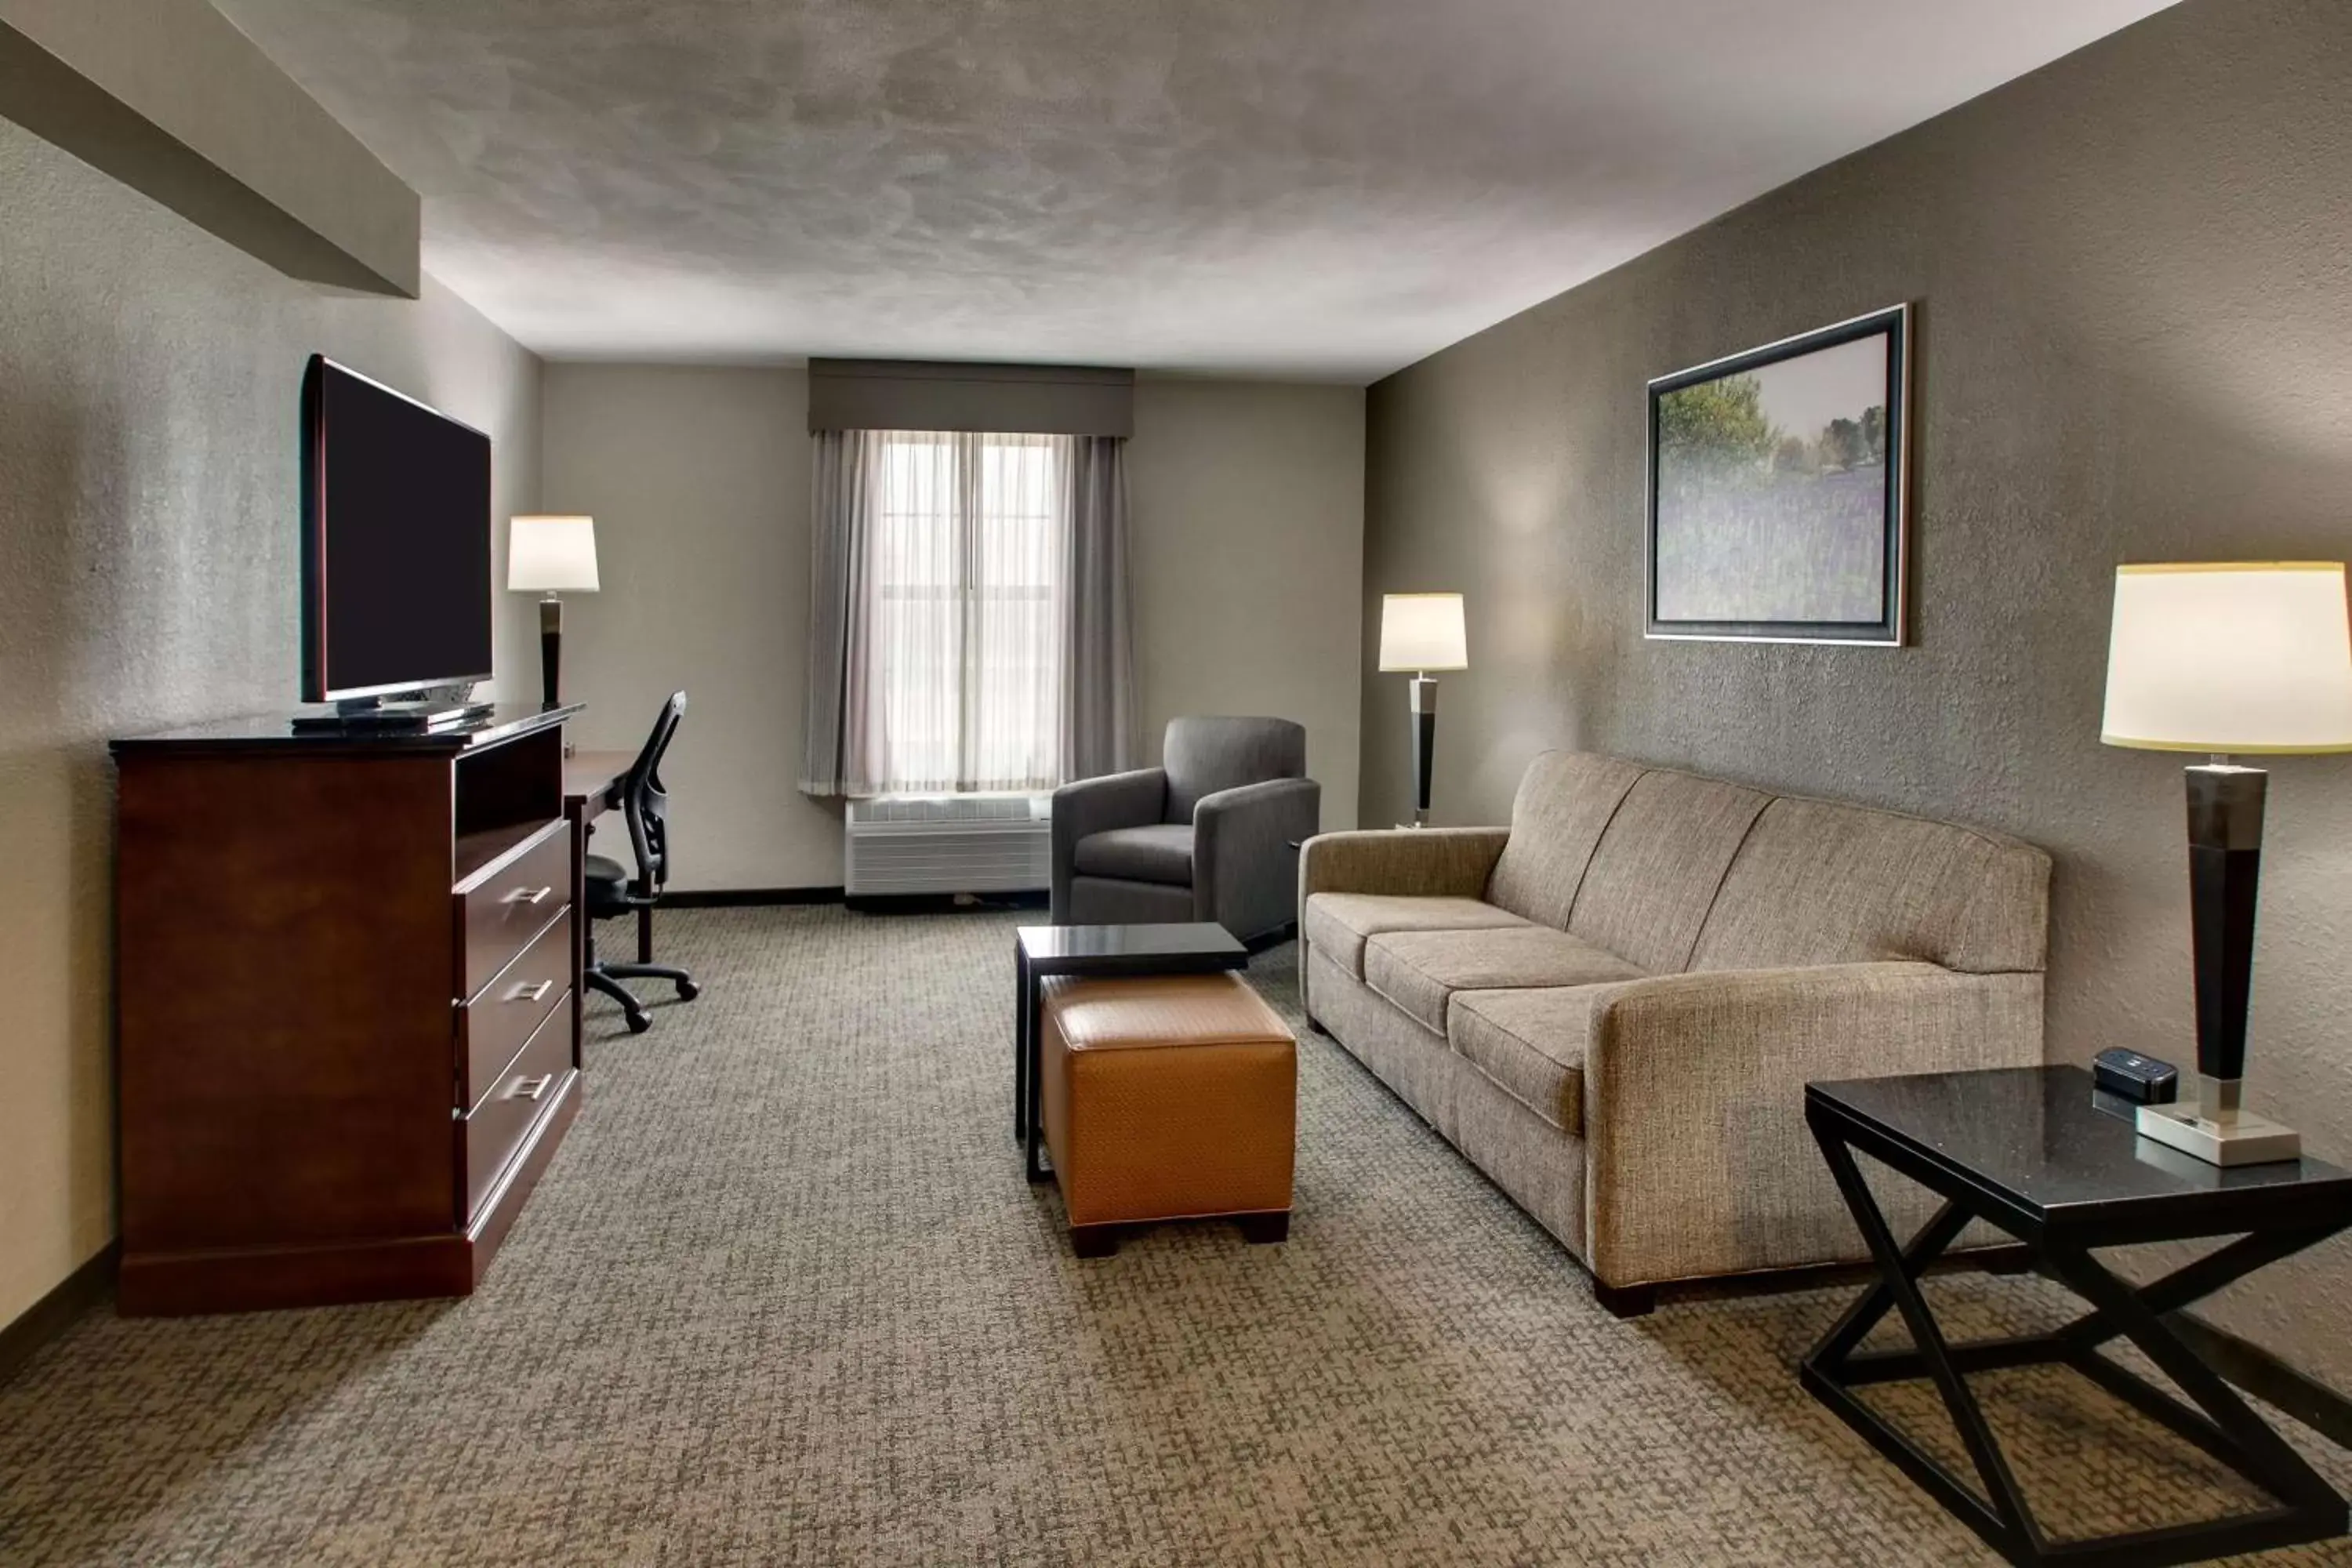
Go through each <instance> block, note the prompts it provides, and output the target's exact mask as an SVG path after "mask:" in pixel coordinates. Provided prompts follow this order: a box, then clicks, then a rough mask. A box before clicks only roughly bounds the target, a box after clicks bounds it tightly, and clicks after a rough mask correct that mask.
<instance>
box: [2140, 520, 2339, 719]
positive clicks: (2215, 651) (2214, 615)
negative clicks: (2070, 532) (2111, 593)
mask: <svg viewBox="0 0 2352 1568" xmlns="http://www.w3.org/2000/svg"><path fill="white" fill-rule="evenodd" d="M2099 739H2100V740H2102V741H2104V742H2106V743H2107V744H2108V745H2110V746H2137V747H2141V748H2143V749H2146V750H2149V751H2159V752H2216V753H2228V752H2242V753H2248V754H2262V753H2283V752H2352V628H2348V627H2347V614H2346V608H2345V584H2344V563H2342V562H2340V561H2328V562H2304V561H2249V562H2230V563H2220V564H2214V565H2172V564H2167V565H2147V566H2120V567H2117V568H2116V619H2115V628H2114V631H2113V632H2112V634H2111V636H2110V639H2109V641H2108V644H2107V708H2106V717H2105V721H2104V722H2103V723H2102V724H2101V725H2100V734H2099Z"/></svg>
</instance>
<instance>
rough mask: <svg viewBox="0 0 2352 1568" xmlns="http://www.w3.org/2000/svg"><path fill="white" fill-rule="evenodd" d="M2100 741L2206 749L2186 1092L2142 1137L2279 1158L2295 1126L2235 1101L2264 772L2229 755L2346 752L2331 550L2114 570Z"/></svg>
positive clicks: (2351, 698) (2148, 1116) (2232, 1159)
mask: <svg viewBox="0 0 2352 1568" xmlns="http://www.w3.org/2000/svg"><path fill="white" fill-rule="evenodd" d="M2099 739H2101V740H2102V741H2104V742H2106V743H2107V744H2108V745H2110V746H2135V747H2139V748H2142V749H2145V750H2149V751H2160V752H2206V753H2207V754H2208V756H2209V758H2210V760H2209V761H2207V762H2204V763H2197V764H2195V765H2192V766H2191V767H2189V770H2188V783H2189V932H2190V943H2191V947H2192V950H2193V952H2194V955H2195V972H2196V984H2197V1099H2196V1101H2195V1103H2193V1104H2180V1105H2143V1106H2141V1107H2140V1108H2139V1130H2140V1132H2141V1134H2142V1135H2143V1136H2145V1137H2147V1138H2152V1139H2154V1140H2156V1141H2157V1142H2160V1143H2164V1144H2167V1145H2168V1146H2170V1147H2172V1148H2175V1149H2179V1150H2180V1151H2181V1152H2184V1153H2187V1154H2192V1155H2194V1156H2196V1157H2197V1158H2198V1159H2200V1160H2202V1161H2204V1162H2205V1163H2208V1164H2210V1165H2252V1164H2260V1163H2264V1162H2266V1161H2271V1160H2292V1159H2294V1158H2295V1157H2296V1155H2297V1154H2298V1153H2300V1152H2301V1151H2302V1142H2301V1140H2300V1139H2299V1138H2297V1137H2296V1135H2295V1133H2294V1131H2293V1130H2292V1129H2289V1128H2286V1127H2283V1126H2281V1125H2279V1124H2278V1123H2277V1122H2275V1121H2269V1120H2267V1119H2265V1118H2263V1117H2260V1116H2256V1115H2254V1114H2253V1113H2252V1112H2251V1111H2248V1110H2242V1109H2241V1107H2240V1103H2239V1101H2240V1094H2241V1090H2242V1088H2243V1079H2244V1078H2245V1071H2246V1007H2247V1003H2248V1001H2249V999H2250V997H2251V996H2252V984H2253V973H2254V895H2255V887H2256V880H2257V879H2258V877H2259V876H2260V874H2261V870H2262V858H2263V795H2265V793H2266V792H2267V786H2268V785H2269V783H2270V775H2269V774H2268V773H2265V772H2263V770H2262V769H2260V768H2250V767H2243V766H2241V765H2239V764H2237V763H2232V762H2231V761H2230V758H2231V756H2232V755H2271V756H2275V755H2281V754H2292V753H2295V752H2352V626H2347V610H2346V605H2345V582H2344V565H2343V563H2341V562H2270V561H2250V562H2233V563H2223V564H2218V565H2152V566H2124V567H2119V568H2117V569H2116V616H2115V626H2114V630H2113V632H2112V633H2111V637H2110V641H2109V644H2108V648H2107V701H2106V716H2105V721H2104V722H2103V723H2102V724H2101V726H2100V735H2099Z"/></svg>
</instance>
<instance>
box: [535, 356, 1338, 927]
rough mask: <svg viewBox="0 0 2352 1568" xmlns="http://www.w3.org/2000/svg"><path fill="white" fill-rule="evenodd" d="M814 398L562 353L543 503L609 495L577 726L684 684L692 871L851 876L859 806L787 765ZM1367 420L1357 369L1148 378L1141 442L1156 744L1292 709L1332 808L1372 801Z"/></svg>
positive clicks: (688, 862) (1143, 672) (680, 844)
mask: <svg viewBox="0 0 2352 1568" xmlns="http://www.w3.org/2000/svg"><path fill="white" fill-rule="evenodd" d="M807 405H808V373H807V372H805V371H802V370H793V369H765V368H762V369H748V368H719V367H710V366H664V365H638V364H572V363H556V364H551V365H550V366H549V367H548V369H547V375H546V397H545V419H544V429H545V452H546V486H545V491H546V501H547V504H548V505H549V506H550V507H551V508H559V509H564V510H580V511H586V512H592V513H593V514H594V515H595V518H596V548H597V554H598V559H599V561H600V563H601V564H602V566H603V571H604V591H603V592H601V593H598V594H594V595H581V596H579V597H578V598H576V599H574V600H573V601H572V602H571V604H570V605H568V606H567V607H566V609H565V612H564V626H565V630H566V634H567V635H566V637H565V642H564V669H565V672H566V674H565V689H566V691H567V692H568V693H570V694H572V695H575V696H580V697H584V698H586V699H587V700H588V704H589V712H588V715H587V717H586V718H585V720H584V721H583V722H582V724H581V725H580V731H581V734H582V738H583V744H589V745H597V746H621V747H625V746H634V745H636V744H638V743H639V742H642V741H643V739H644V735H645V726H646V724H647V723H648V722H650V721H651V715H652V713H653V711H654V708H655V705H656V703H658V701H659V700H660V698H661V697H662V695H663V694H665V693H667V692H668V691H670V690H671V689H673V688H675V687H678V686H683V687H685V688H686V689H687V692H688V697H689V699H690V700H691V702H692V707H691V708H690V709H689V710H688V714H687V725H686V728H685V729H684V730H682V731H679V733H678V741H677V750H676V752H673V756H674V758H675V759H676V760H675V763H673V764H672V766H671V768H670V769H669V770H668V771H669V773H670V784H671V786H672V788H673V790H674V791H675V793H676V795H677V802H678V804H677V884H678V886H680V887H681V888H688V889H697V890H700V889H714V888H777V887H829V886H835V885H837V884H838V883H839V882H840V881H841V876H842V870H841V855H842V846H841V810H840V807H839V806H838V805H820V804H818V803H816V802H813V801H810V800H807V799H804V798H803V796H801V795H798V794H796V793H795V792H794V791H793V780H794V779H796V778H798V777H799V776H800V763H801V709H802V703H803V695H804V694H803V690H802V687H801V681H802V671H803V658H805V656H806V643H807V637H808V627H807V611H808V558H809V542H808V531H809V477H808V468H809V446H808V438H807V437H806V435H805V434H804V433H803V432H804V431H805V428H806V420H805V416H806V411H807ZM1362 443H1363V393H1362V391H1361V390H1360V388H1357V387H1352V386H1318V385H1311V384H1290V383H1280V382H1233V381H1196V380H1190V379H1184V380H1176V379H1168V380H1162V379H1153V378H1147V379H1145V380H1144V381H1143V382H1142V383H1141V384H1139V385H1138V386H1137V388H1136V397H1135V437H1134V439H1133V441H1132V442H1131V443H1130V444H1129V451H1128V464H1129V473H1128V482H1129V500H1130V503H1131V507H1132V511H1133V530H1134V532H1133V537H1132V539H1131V541H1130V543H1131V545H1132V548H1133V551H1134V556H1135V562H1134V566H1135V598H1136V603H1135V612H1136V623H1137V630H1136V685H1137V702H1138V705H1139V709H1140V710H1141V715H1142V729H1143V731H1144V733H1143V736H1142V740H1143V743H1144V752H1145V755H1146V756H1147V758H1149V759H1150V760H1155V761H1156V760H1157V759H1158V757H1159V754H1160V731H1162V730H1163V729H1164V728H1165V726H1166V724H1167V721H1169V720H1170V719H1171V718H1173V717H1175V716H1176V715H1178V714H1180V713H1260V712H1263V713H1279V714H1282V715H1285V716H1286V717H1288V718H1293V719H1297V720H1298V721H1300V722H1301V723H1303V724H1305V725H1306V726H1307V764H1308V766H1309V767H1310V769H1312V770H1313V771H1314V773H1315V774H1316V776H1317V777H1318V778H1319V779H1321V780H1322V781H1323V792H1324V793H1323V816H1324V820H1325V821H1326V822H1328V823H1330V824H1331V825H1333V826H1348V825H1352V824H1353V823H1354V821H1355V820H1356V762H1357V755H1358V750H1359V746H1358V739H1357V734H1356V719H1357V713H1358V700H1357V699H1358V692H1357V682H1356V666H1355V643H1356V591H1357V583H1358V581H1359V575H1358V564H1357V563H1358V552H1359V551H1360V549H1361V545H1362V539H1363V472H1364V464H1363V444H1362ZM599 843H600V845H601V844H603V843H604V841H603V840H599ZM604 848H605V850H606V852H607V853H617V852H618V851H616V850H614V849H613V848H612V847H611V846H609V845H605V846H604Z"/></svg>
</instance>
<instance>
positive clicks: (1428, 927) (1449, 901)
mask: <svg viewBox="0 0 2352 1568" xmlns="http://www.w3.org/2000/svg"><path fill="white" fill-rule="evenodd" d="M1527 923H1528V922H1527V921H1523V920H1521V919H1520V918H1519V917H1518V916H1517V915H1515V914H1513V913H1511V911H1510V910H1498V909H1496V907H1495V906H1494V905H1492V904H1490V903H1487V902H1486V901H1484V900H1479V899H1464V898H1413V897H1411V896H1408V895H1404V894H1398V893H1314V894H1310V895H1309V896H1308V898H1307V916H1306V921H1305V924H1304V926H1303V928H1302V929H1303V931H1304V932H1305V935H1306V937H1307V944H1308V945H1309V946H1311V947H1314V948H1317V949H1318V950H1319V951H1320V952H1322V954H1323V956H1324V957H1326V958H1328V959H1329V960H1330V961H1331V962H1332V963H1336V964H1338V965H1339V967H1340V968H1342V969H1344V970H1346V971H1347V972H1348V973H1349V976H1350V977H1352V978H1354V979H1357V980H1361V979H1362V978H1363V977H1364V941H1365V939H1366V938H1368V937H1375V936H1379V935H1381V934H1382V933H1383V932H1387V931H1498V930H1502V929H1504V928H1506V927H1509V926H1523V925H1526V924H1527Z"/></svg>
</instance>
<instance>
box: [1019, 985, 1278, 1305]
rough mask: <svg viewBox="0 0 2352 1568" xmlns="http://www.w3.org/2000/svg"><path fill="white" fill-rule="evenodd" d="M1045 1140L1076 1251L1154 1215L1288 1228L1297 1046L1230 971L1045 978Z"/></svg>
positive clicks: (1114, 1238) (1264, 1233)
mask: <svg viewBox="0 0 2352 1568" xmlns="http://www.w3.org/2000/svg"><path fill="white" fill-rule="evenodd" d="M1038 1028H1039V1044H1040V1045H1041V1046H1042V1047H1043V1049H1044V1057H1045V1059H1044V1061H1043V1063H1042V1064H1041V1066H1042V1072H1041V1075H1040V1076H1041V1077H1042V1079H1043V1084H1042V1087H1043V1089H1044V1095H1043V1100H1044V1109H1045V1147H1046V1148H1047V1150H1048V1151H1050V1152H1051V1153H1052V1154H1053V1157H1054V1177H1055V1180H1056V1181H1057V1182H1059V1183H1060V1184H1061V1188H1062V1203H1063V1205H1064V1207H1065V1208H1066V1209H1067V1210H1068V1212H1069V1216H1070V1245H1071V1247H1073V1248H1074V1249H1075V1250H1076V1252H1077V1254H1078V1256H1079V1257H1081V1258H1100V1257H1103V1256H1106V1255H1107V1254H1108V1253H1110V1252H1113V1251H1115V1250H1117V1248H1118V1239H1119V1236H1120V1234H1121V1232H1123V1231H1124V1230H1126V1229H1127V1228H1129V1226H1140V1225H1148V1224H1150V1223H1152V1222H1154V1221H1158V1220H1171V1219H1207V1218H1232V1219H1237V1220H1239V1221H1241V1225H1242V1234H1243V1235H1244V1237H1246V1238H1247V1239H1249V1240H1251V1241H1280V1240H1282V1239H1283V1238H1284V1237H1286V1236H1288V1235H1289V1234H1290V1170H1291V1156H1292V1152H1293V1149H1294V1146H1295V1142H1296V1139H1297V1120H1298V1045H1297V1041H1296V1040H1294V1039H1293V1038H1291V1035H1290V1030H1289V1029H1288V1028H1287V1027H1286V1026H1284V1024H1283V1022H1282V1019H1281V1018H1280V1017H1279V1016H1277V1015H1276V1013H1275V1011H1274V1009H1273V1008H1271V1007H1269V1006H1267V1005H1265V1001H1264V1000H1263V999H1262V998H1261V997H1260V996H1259V995H1258V994H1257V993H1256V992H1255V991H1253V990H1251V989H1250V988H1249V986H1248V985H1247V984H1245V983H1244V981H1243V980H1242V978H1241V977H1240V976H1239V975H1236V974H1163V975H1146V976H1138V977H1135V978H1125V979H1115V980H1073V979H1060V980H1051V981H1048V982H1047V983H1046V984H1045V995H1044V999H1043V1006H1042V1007H1041V1009H1040V1015H1039V1019H1038Z"/></svg>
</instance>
